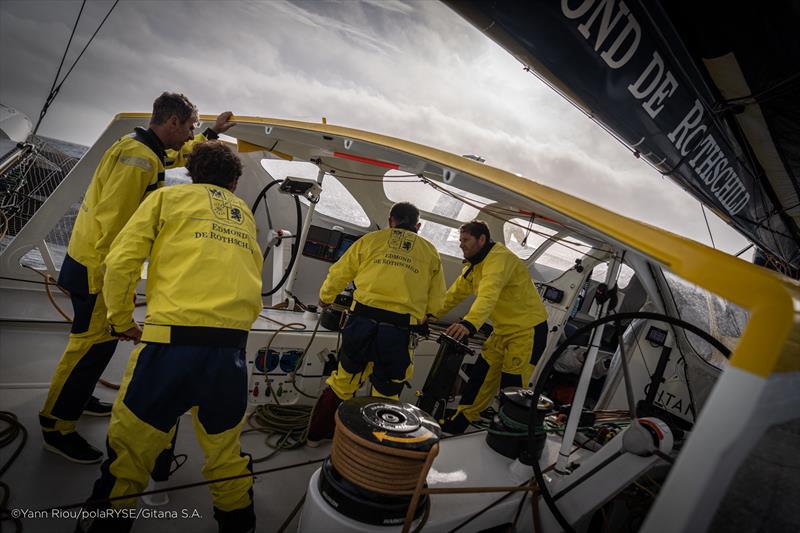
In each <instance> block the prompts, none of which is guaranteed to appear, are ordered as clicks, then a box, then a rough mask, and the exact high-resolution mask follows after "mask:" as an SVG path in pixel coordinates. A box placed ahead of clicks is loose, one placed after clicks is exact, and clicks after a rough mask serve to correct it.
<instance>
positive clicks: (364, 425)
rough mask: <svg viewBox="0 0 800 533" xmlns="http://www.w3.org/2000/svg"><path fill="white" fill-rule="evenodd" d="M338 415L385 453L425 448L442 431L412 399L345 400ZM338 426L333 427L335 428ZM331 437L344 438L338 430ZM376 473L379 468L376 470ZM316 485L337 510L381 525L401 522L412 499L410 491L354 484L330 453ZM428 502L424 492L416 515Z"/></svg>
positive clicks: (427, 450)
mask: <svg viewBox="0 0 800 533" xmlns="http://www.w3.org/2000/svg"><path fill="white" fill-rule="evenodd" d="M337 416H338V418H339V422H340V423H341V424H342V425H343V426H344V427H345V428H346V430H347V431H349V432H350V433H352V434H353V435H354V436H355V437H356V438H357V439H363V440H364V441H367V442H368V443H369V444H370V445H378V446H382V447H386V448H387V454H391V449H396V450H407V451H413V452H422V453H424V452H429V451H430V450H431V448H432V447H433V445H434V444H436V443H437V442H438V441H439V438H440V436H441V429H440V428H439V425H438V424H437V423H436V421H435V420H434V419H433V418H432V417H431V416H430V415H428V414H427V413H425V412H424V411H422V410H421V409H419V408H417V407H414V406H413V405H410V404H407V403H402V402H399V401H396V400H391V399H388V398H374V397H362V398H353V399H352V400H347V401H346V402H344V403H342V405H341V406H339V410H338V412H337ZM340 429H341V428H337V433H338V432H339V430H340ZM376 434H377V435H376ZM334 438H342V435H338V434H337V435H336V436H335V437H334ZM374 475H376V476H378V475H381V474H380V472H377V471H376V472H375V473H374ZM384 475H385V474H384ZM318 488H319V491H320V494H321V495H322V497H323V499H324V500H325V501H326V502H328V504H330V505H331V506H332V507H333V508H335V509H336V510H337V511H338V512H340V513H341V514H343V515H345V516H347V517H348V518H351V519H353V520H357V521H359V522H363V523H366V524H374V525H379V526H390V525H398V524H402V523H403V522H404V521H405V516H406V512H407V511H408V506H409V504H410V503H411V499H412V495H393V494H383V493H380V492H376V491H373V490H369V489H366V488H364V487H362V486H360V485H358V484H357V483H355V482H353V481H351V480H349V479H347V478H345V477H344V476H343V475H342V473H340V472H339V471H337V469H336V467H335V466H334V464H333V460H332V458H330V457H329V458H328V459H326V460H325V463H324V464H323V466H322V469H321V472H320V476H319V485H318ZM427 505H428V495H427V494H423V495H422V496H421V497H420V500H419V503H418V505H417V509H416V512H415V514H414V519H415V520H416V519H417V518H419V517H420V516H421V515H422V513H423V512H424V510H425V507H426V506H427Z"/></svg>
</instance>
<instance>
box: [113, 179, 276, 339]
mask: <svg viewBox="0 0 800 533" xmlns="http://www.w3.org/2000/svg"><path fill="white" fill-rule="evenodd" d="M147 257H149V258H150V264H149V267H148V272H147V317H146V319H145V326H144V330H143V334H142V341H144V342H161V343H169V342H170V339H169V331H170V328H169V327H168V326H202V327H213V328H226V329H238V330H246V331H247V330H249V329H250V327H251V326H252V324H253V321H254V320H255V319H256V317H257V316H258V313H259V312H260V311H261V309H262V306H261V267H262V256H261V250H260V249H259V246H258V243H257V242H256V225H255V221H254V219H253V214H252V213H251V212H250V208H249V207H247V205H246V204H245V203H244V201H242V200H241V199H240V198H239V197H237V196H235V195H234V194H233V193H232V192H230V191H229V190H227V189H224V188H222V187H218V186H216V185H210V184H204V183H202V184H201V183H197V184H194V183H193V184H186V185H175V186H172V187H166V188H163V189H158V190H157V191H155V192H154V193H153V194H151V195H150V196H148V197H147V199H145V201H144V202H143V203H142V205H141V206H140V207H139V209H138V210H137V211H136V212H135V213H134V215H133V216H132V217H131V219H130V220H129V221H128V223H127V224H126V225H125V227H124V228H123V229H122V231H121V232H120V233H119V235H117V238H116V239H115V240H114V243H113V244H112V246H111V251H110V252H109V254H108V257H107V258H106V273H105V279H104V283H105V284H104V286H103V297H104V298H105V301H106V305H107V306H108V320H109V322H110V323H111V325H112V327H113V328H114V330H116V331H118V332H122V331H126V330H128V329H130V328H132V327H133V326H134V322H133V292H134V290H135V288H136V283H137V282H138V280H139V274H140V272H141V267H142V263H143V262H144V260H145V258H147ZM232 264H234V265H238V267H237V269H236V271H235V272H231V271H230V270H229V268H228V267H227V266H226V267H223V268H220V265H232ZM186 265H195V266H194V267H192V269H187V268H186Z"/></svg>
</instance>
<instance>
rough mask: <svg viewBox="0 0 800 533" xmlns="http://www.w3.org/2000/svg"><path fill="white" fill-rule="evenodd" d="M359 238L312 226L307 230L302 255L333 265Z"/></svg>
mask: <svg viewBox="0 0 800 533" xmlns="http://www.w3.org/2000/svg"><path fill="white" fill-rule="evenodd" d="M359 237H360V236H359V235H349V234H347V233H342V232H341V231H337V230H332V229H327V228H322V227H319V226H313V225H312V226H311V227H309V228H308V237H307V238H306V243H305V246H303V255H305V256H306V257H313V258H314V259H319V260H320V261H328V262H329V263H335V262H336V261H338V260H339V258H340V257H342V255H343V254H344V253H345V252H346V251H347V249H348V248H350V245H352V244H353V243H354V242H356V241H357V240H358V238H359Z"/></svg>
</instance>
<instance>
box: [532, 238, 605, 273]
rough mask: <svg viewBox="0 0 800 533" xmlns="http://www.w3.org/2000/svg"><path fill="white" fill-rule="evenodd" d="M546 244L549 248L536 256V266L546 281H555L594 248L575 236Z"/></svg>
mask: <svg viewBox="0 0 800 533" xmlns="http://www.w3.org/2000/svg"><path fill="white" fill-rule="evenodd" d="M545 246H547V248H546V249H545V250H544V252H542V254H541V255H540V256H539V257H537V258H536V267H537V270H538V271H539V272H540V273H541V275H542V277H543V278H544V279H543V280H542V281H544V282H550V281H553V280H554V279H556V278H557V277H559V276H560V275H561V274H562V273H564V272H566V271H567V270H569V269H571V268H573V267H574V266H575V260H576V259H581V258H582V257H583V256H584V255H586V254H587V253H588V252H589V251H590V250H591V249H592V245H591V244H589V243H588V242H585V241H582V240H580V239H577V238H575V237H565V238H561V239H558V240H557V241H552V242H550V243H549V245H548V244H547V243H546V244H545Z"/></svg>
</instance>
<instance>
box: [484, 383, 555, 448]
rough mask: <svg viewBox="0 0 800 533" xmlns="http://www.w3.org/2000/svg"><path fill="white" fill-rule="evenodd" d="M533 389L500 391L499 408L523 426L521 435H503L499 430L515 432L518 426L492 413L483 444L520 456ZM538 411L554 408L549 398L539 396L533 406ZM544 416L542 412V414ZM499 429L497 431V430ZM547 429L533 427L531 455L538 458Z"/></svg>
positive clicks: (548, 410)
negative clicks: (523, 430)
mask: <svg viewBox="0 0 800 533" xmlns="http://www.w3.org/2000/svg"><path fill="white" fill-rule="evenodd" d="M532 403H533V391H532V390H530V389H523V388H521V387H506V388H505V389H503V390H502V391H501V392H500V410H501V411H502V412H503V415H504V416H505V417H506V418H507V419H509V420H510V421H511V422H512V423H515V424H519V425H520V426H523V425H524V427H525V434H524V435H504V434H502V433H519V432H520V431H521V430H519V429H515V428H511V427H509V426H508V425H506V423H505V422H504V421H503V419H502V418H501V417H500V415H499V414H497V415H495V416H494V418H493V419H492V423H491V425H490V427H489V431H487V432H486V444H488V445H489V447H490V448H491V449H493V450H494V451H496V452H497V453H499V454H500V455H502V456H504V457H508V458H509V459H517V458H520V459H521V457H520V454H521V453H522V451H523V450H524V449H525V446H526V443H527V442H528V421H529V420H530V410H531V404H532ZM536 408H537V410H538V411H539V412H540V413H543V414H545V415H546V414H548V413H551V412H552V411H553V409H554V404H553V401H552V400H550V399H549V398H546V397H544V396H542V397H541V398H539V402H538V404H537V406H536ZM542 419H544V416H542ZM497 432H500V433H501V434H498V433H497ZM546 440H547V433H545V431H544V427H539V428H535V429H534V442H533V449H532V452H533V457H535V458H536V460H538V459H539V458H540V457H541V455H542V450H543V449H544V445H545V442H546Z"/></svg>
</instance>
